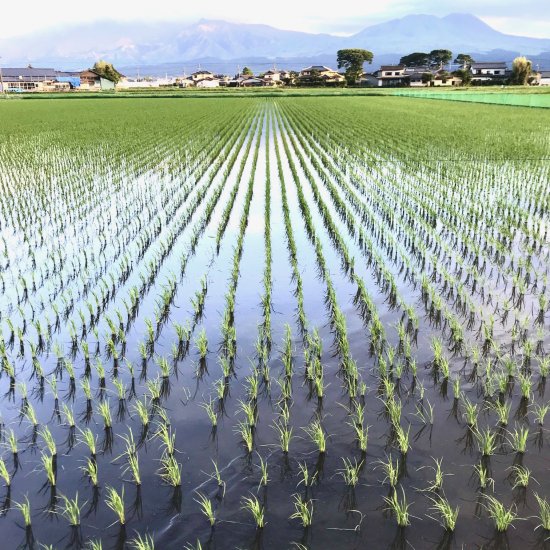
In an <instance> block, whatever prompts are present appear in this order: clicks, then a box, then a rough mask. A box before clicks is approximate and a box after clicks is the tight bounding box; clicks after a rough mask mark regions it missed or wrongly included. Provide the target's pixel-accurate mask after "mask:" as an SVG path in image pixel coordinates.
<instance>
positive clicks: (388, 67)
mask: <svg viewBox="0 0 550 550" xmlns="http://www.w3.org/2000/svg"><path fill="white" fill-rule="evenodd" d="M404 68H405V65H382V66H381V67H380V70H381V71H402V70H403V69H404Z"/></svg>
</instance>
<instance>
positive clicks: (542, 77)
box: [537, 71, 550, 86]
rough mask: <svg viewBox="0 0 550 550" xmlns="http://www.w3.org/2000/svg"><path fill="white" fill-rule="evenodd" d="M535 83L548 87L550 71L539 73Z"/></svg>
mask: <svg viewBox="0 0 550 550" xmlns="http://www.w3.org/2000/svg"><path fill="white" fill-rule="evenodd" d="M537 82H538V85H539V86H550V71H540V72H539V78H538V79H537Z"/></svg>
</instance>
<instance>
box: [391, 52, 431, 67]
mask: <svg viewBox="0 0 550 550" xmlns="http://www.w3.org/2000/svg"><path fill="white" fill-rule="evenodd" d="M429 63H430V54H427V53H424V52H414V53H410V54H409V55H404V56H403V57H402V58H401V59H400V60H399V64H400V65H405V67H423V66H424V65H429Z"/></svg>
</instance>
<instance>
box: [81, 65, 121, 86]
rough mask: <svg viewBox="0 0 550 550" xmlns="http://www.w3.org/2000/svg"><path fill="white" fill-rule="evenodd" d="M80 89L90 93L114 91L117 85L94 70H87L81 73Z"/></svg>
mask: <svg viewBox="0 0 550 550" xmlns="http://www.w3.org/2000/svg"><path fill="white" fill-rule="evenodd" d="M80 89H81V90H86V91H89V92H99V91H103V90H114V89H115V83H114V82H113V81H112V80H109V79H108V78H105V77H104V76H101V75H100V74H98V73H97V72H95V71H93V70H92V69H86V70H85V71H81V72H80Z"/></svg>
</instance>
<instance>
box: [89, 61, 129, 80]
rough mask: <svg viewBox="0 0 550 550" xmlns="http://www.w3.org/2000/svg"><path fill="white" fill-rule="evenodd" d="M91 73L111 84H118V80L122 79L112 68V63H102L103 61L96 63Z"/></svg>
mask: <svg viewBox="0 0 550 550" xmlns="http://www.w3.org/2000/svg"><path fill="white" fill-rule="evenodd" d="M92 71H94V72H95V73H97V74H98V75H100V76H102V77H103V78H106V79H107V80H110V81H111V82H114V83H115V84H116V83H117V82H119V81H120V79H121V78H122V74H120V73H119V72H118V71H117V70H116V69H115V68H114V67H113V64H112V63H108V62H107V61H103V60H100V61H96V62H95V64H94V66H93V67H92Z"/></svg>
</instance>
